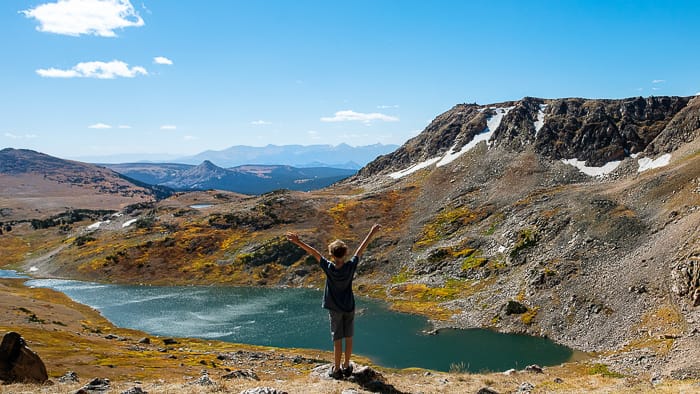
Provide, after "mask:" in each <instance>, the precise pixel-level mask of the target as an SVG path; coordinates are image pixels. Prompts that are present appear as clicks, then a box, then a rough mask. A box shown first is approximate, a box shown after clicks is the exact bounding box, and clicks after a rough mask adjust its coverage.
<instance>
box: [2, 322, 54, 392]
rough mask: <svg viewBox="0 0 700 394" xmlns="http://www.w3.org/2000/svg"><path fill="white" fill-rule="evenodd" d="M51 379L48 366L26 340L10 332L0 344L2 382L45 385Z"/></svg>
mask: <svg viewBox="0 0 700 394" xmlns="http://www.w3.org/2000/svg"><path fill="white" fill-rule="evenodd" d="M48 379H49V376H48V374H47V373H46V366H45V365H44V362H43V361H42V360H41V358H39V355H38V354H36V353H35V352H33V351H32V350H31V349H30V348H29V347H27V343H26V342H25V341H24V338H22V336H21V335H20V334H18V333H16V332H9V333H7V334H5V336H4V337H3V338H2V344H0V380H2V381H4V382H5V383H44V382H46V381H47V380H48Z"/></svg>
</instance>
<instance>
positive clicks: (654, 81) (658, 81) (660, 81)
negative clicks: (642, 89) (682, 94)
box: [651, 79, 666, 83]
mask: <svg viewBox="0 0 700 394" xmlns="http://www.w3.org/2000/svg"><path fill="white" fill-rule="evenodd" d="M664 82H666V80H665V79H655V80H653V81H651V83H664Z"/></svg>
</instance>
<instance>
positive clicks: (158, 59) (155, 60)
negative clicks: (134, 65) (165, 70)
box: [153, 56, 173, 66]
mask: <svg viewBox="0 0 700 394" xmlns="http://www.w3.org/2000/svg"><path fill="white" fill-rule="evenodd" d="M153 63H155V64H165V65H168V66H172V64H173V61H172V60H170V59H168V58H167V57H164V56H156V57H154V58H153Z"/></svg>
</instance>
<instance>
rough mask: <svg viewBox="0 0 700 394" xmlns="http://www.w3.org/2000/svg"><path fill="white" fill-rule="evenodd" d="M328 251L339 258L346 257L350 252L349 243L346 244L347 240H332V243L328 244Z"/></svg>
mask: <svg viewBox="0 0 700 394" xmlns="http://www.w3.org/2000/svg"><path fill="white" fill-rule="evenodd" d="M328 253H330V254H331V256H333V257H335V258H337V259H342V258H343V257H345V254H346V253H348V245H345V242H343V241H341V240H339V239H336V240H335V241H333V242H331V243H330V245H328Z"/></svg>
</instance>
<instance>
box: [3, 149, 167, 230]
mask: <svg viewBox="0 0 700 394" xmlns="http://www.w3.org/2000/svg"><path fill="white" fill-rule="evenodd" d="M0 184H2V186H3V187H2V188H0V207H2V210H1V211H0V221H3V220H13V219H33V218H45V217H47V216H51V215H54V214H56V213H59V212H63V211H66V210H69V209H72V208H82V209H106V210H120V209H122V208H124V207H125V206H127V205H130V204H134V203H139V202H151V201H155V200H156V199H157V198H160V197H165V196H168V195H169V194H170V192H169V191H168V190H167V189H166V188H159V187H151V186H149V185H146V184H143V183H140V182H138V181H135V180H132V179H128V178H125V177H124V176H122V175H120V174H118V173H116V172H114V171H112V170H109V169H106V168H103V167H100V166H96V165H92V164H87V163H81V162H76V161H71V160H63V159H59V158H56V157H52V156H49V155H46V154H43V153H39V152H34V151H31V150H26V149H12V148H6V149H3V150H0Z"/></svg>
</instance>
